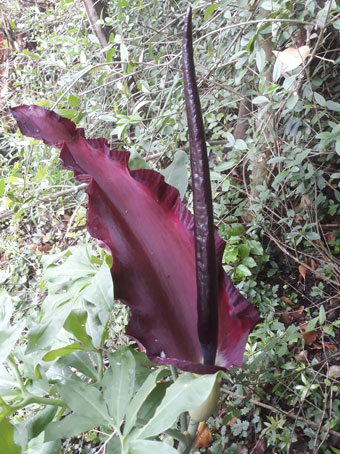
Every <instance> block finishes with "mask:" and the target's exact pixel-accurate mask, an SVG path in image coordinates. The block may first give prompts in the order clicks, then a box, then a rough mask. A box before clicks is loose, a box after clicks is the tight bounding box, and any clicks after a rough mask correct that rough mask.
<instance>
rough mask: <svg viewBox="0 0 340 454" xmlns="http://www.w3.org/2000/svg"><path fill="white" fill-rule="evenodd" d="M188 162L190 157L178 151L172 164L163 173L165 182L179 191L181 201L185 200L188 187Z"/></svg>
mask: <svg viewBox="0 0 340 454" xmlns="http://www.w3.org/2000/svg"><path fill="white" fill-rule="evenodd" d="M187 162H188V155H187V154H186V153H185V152H184V151H182V150H178V151H177V152H176V153H175V156H174V160H173V161H172V163H171V164H170V165H169V166H168V167H167V168H166V169H164V170H163V171H162V172H161V173H162V174H163V175H164V178H165V181H166V182H167V183H168V184H170V185H171V186H174V187H175V188H176V189H178V191H179V194H180V197H181V199H183V197H184V194H185V191H186V190H187V187H188V169H187V166H186V164H187Z"/></svg>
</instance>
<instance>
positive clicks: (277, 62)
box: [272, 55, 282, 82]
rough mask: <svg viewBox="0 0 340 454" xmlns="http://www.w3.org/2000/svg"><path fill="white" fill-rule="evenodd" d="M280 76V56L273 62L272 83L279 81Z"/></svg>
mask: <svg viewBox="0 0 340 454" xmlns="http://www.w3.org/2000/svg"><path fill="white" fill-rule="evenodd" d="M281 75H282V62H281V59H280V56H279V55H278V56H277V58H276V60H275V63H274V68H273V74H272V78H273V82H276V81H277V80H279V79H280V77H281Z"/></svg>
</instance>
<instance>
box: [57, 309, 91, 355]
mask: <svg viewBox="0 0 340 454" xmlns="http://www.w3.org/2000/svg"><path fill="white" fill-rule="evenodd" d="M86 321H87V312H86V311H84V310H83V309H74V310H73V311H71V312H70V314H69V316H68V317H67V319H66V321H65V323H64V328H65V329H66V331H69V332H70V333H72V334H74V336H75V337H76V338H77V339H78V340H79V341H80V342H81V343H82V344H84V345H86V346H87V347H91V346H92V339H91V337H90V336H89V335H88V334H87V332H86V328H85V326H86Z"/></svg>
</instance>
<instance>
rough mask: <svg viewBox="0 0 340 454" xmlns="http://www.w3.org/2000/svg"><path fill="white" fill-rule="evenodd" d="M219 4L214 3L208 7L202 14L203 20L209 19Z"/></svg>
mask: <svg viewBox="0 0 340 454" xmlns="http://www.w3.org/2000/svg"><path fill="white" fill-rule="evenodd" d="M219 6H220V5H219V3H214V4H212V5H209V6H208V7H207V8H206V10H205V12H204V20H205V21H207V20H209V19H210V16H211V15H212V14H213V12H214V11H215V10H216V9H217V8H218V7H219Z"/></svg>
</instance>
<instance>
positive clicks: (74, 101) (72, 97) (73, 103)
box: [68, 95, 79, 107]
mask: <svg viewBox="0 0 340 454" xmlns="http://www.w3.org/2000/svg"><path fill="white" fill-rule="evenodd" d="M68 102H69V104H70V105H71V106H72V107H77V106H79V96H77V95H70V96H69V97H68Z"/></svg>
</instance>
